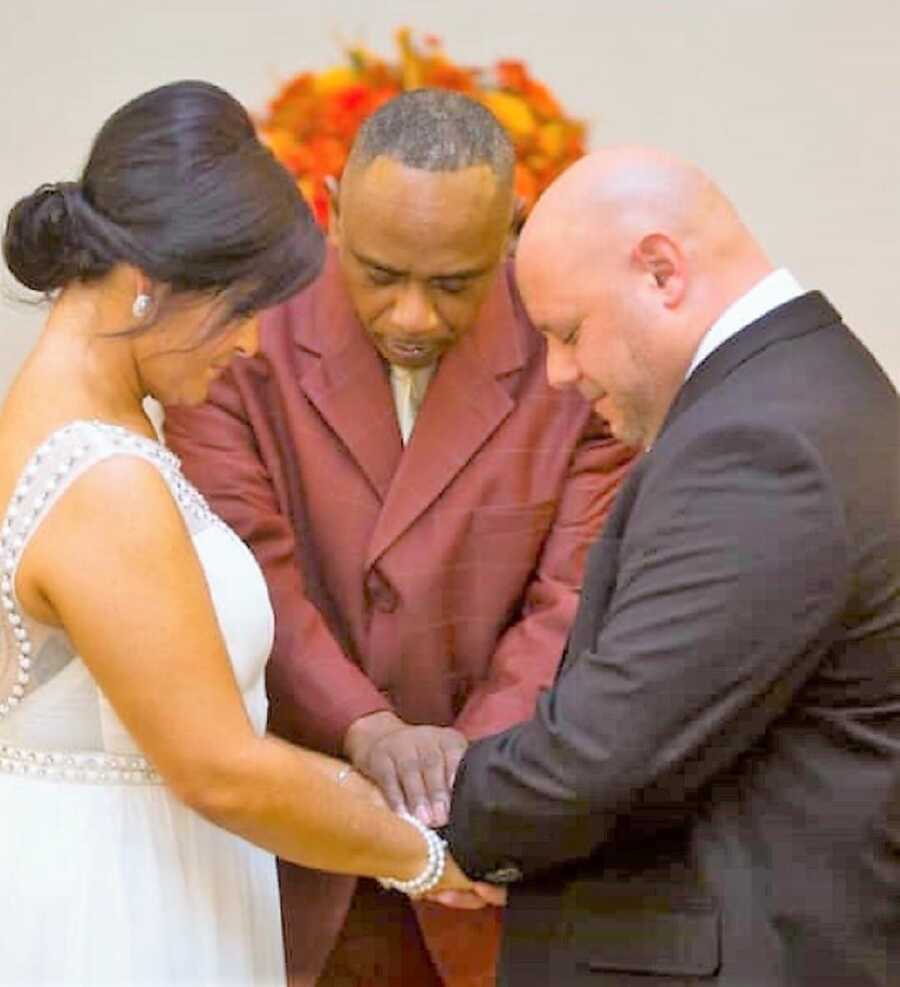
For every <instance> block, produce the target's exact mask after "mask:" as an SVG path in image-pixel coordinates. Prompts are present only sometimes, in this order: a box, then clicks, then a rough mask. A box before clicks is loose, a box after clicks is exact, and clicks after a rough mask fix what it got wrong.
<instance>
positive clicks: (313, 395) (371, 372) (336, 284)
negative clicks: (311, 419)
mask: <svg viewBox="0 0 900 987" xmlns="http://www.w3.org/2000/svg"><path fill="white" fill-rule="evenodd" d="M321 277H322V281H321V290H320V291H319V292H317V293H316V296H315V299H314V302H313V306H312V309H311V311H310V317H309V318H307V319H301V320H299V321H298V323H297V325H296V327H295V340H296V343H297V345H298V346H299V347H300V348H301V349H302V350H303V351H305V353H304V359H303V360H302V361H301V365H304V364H305V365H306V367H307V369H305V370H304V371H303V372H302V373H301V375H300V380H299V383H300V387H301V389H302V390H303V392H304V393H305V394H306V396H307V397H308V398H309V400H310V401H312V403H313V404H314V405H315V406H316V409H317V410H318V412H319V414H320V415H321V416H322V417H323V418H324V419H325V421H326V422H327V423H328V425H329V427H330V428H331V429H332V431H333V432H334V433H335V435H337V436H338V438H339V439H340V440H341V442H343V443H344V445H345V446H346V447H347V451H348V452H349V453H350V455H351V456H352V457H353V458H354V459H355V460H356V462H357V464H358V465H359V468H360V469H361V470H362V472H363V474H364V475H365V476H366V478H367V479H368V480H369V482H370V483H371V484H372V486H373V488H374V489H375V492H376V493H377V494H378V496H379V498H380V499H381V500H382V501H383V500H384V499H385V497H386V496H387V493H388V490H389V488H390V486H391V481H392V480H393V477H394V474H395V473H396V471H397V464H398V462H399V461H400V457H401V454H402V452H403V447H402V443H401V441H400V430H399V428H398V426H397V413H396V411H395V408H394V400H393V397H392V394H391V385H390V381H389V380H388V375H387V370H386V367H385V365H384V362H383V361H382V359H381V357H380V356H379V355H378V351H377V350H376V349H375V347H374V346H373V345H372V343H371V342H370V341H369V339H368V337H367V336H366V333H365V331H364V329H363V328H362V326H361V325H360V324H359V320H358V319H357V318H356V314H355V313H354V311H353V308H352V306H351V305H350V300H349V297H348V295H347V292H346V290H345V288H344V285H343V281H342V276H341V273H340V268H339V266H338V263H337V258H336V256H335V254H334V253H333V252H331V251H329V255H328V260H327V261H326V266H325V270H324V272H323V274H322V276H321ZM307 354H308V355H311V356H312V357H313V360H312V361H311V360H310V359H309V357H308V355H307ZM316 357H318V359H316ZM310 364H311V365H310ZM299 441H302V437H301V438H300V439H299Z"/></svg>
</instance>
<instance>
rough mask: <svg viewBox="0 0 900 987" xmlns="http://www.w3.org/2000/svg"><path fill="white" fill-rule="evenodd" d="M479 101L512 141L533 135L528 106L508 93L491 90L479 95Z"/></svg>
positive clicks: (532, 123) (533, 125)
mask: <svg viewBox="0 0 900 987" xmlns="http://www.w3.org/2000/svg"><path fill="white" fill-rule="evenodd" d="M479 99H480V100H481V102H482V103H484V105H485V106H486V107H487V108H488V109H489V110H490V111H491V113H493V114H494V116H495V117H496V118H497V119H498V120H499V121H500V123H501V124H503V126H504V127H506V129H507V130H508V131H509V133H510V136H511V137H512V138H513V140H522V139H524V138H527V137H531V135H532V134H533V133H534V128H535V122H534V114H533V113H532V112H531V110H530V109H529V107H528V104H527V103H526V102H525V101H524V100H522V99H519V97H518V96H513V95H511V94H510V93H505V92H502V91H501V90H499V89H492V90H489V91H488V92H484V93H480V94H479Z"/></svg>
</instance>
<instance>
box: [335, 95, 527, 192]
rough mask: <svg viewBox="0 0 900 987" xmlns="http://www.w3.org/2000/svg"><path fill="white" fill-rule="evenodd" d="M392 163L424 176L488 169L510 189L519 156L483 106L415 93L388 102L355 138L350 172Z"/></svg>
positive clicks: (458, 97) (465, 98) (465, 99)
mask: <svg viewBox="0 0 900 987" xmlns="http://www.w3.org/2000/svg"><path fill="white" fill-rule="evenodd" d="M382 156H383V157H388V158H391V159H392V160H394V161H399V162H400V163H401V164H404V165H406V166H407V167H408V168H421V169H422V170H423V171H460V170H461V169H463V168H469V167H471V166H473V165H481V164H486V165H488V166H489V167H490V168H491V170H492V171H493V172H494V174H495V175H496V176H497V180H498V183H499V184H501V185H508V186H509V187H510V188H511V187H512V182H513V173H514V169H515V164H516V154H515V150H514V149H513V146H512V142H511V141H510V139H509V137H508V136H507V133H506V131H505V130H504V129H503V127H502V126H501V125H500V123H499V122H498V121H497V118H496V117H495V116H494V115H493V113H491V112H490V110H488V109H486V108H485V107H484V106H482V105H481V103H477V102H476V101H475V100H474V99H470V98H469V97H468V96H463V95H462V94H461V93H457V92H453V91H451V90H448V89H413V90H410V91H409V92H405V93H401V94H400V95H399V96H395V97H394V98H393V99H391V100H389V101H388V102H387V103H385V104H384V106H382V107H381V109H379V110H378V111H377V112H376V113H373V114H372V116H370V117H369V118H368V119H367V120H365V121H364V122H363V124H362V126H361V127H360V128H359V131H358V132H357V135H356V140H355V141H354V143H353V149H352V150H351V152H350V158H349V160H348V162H347V168H348V170H349V169H351V168H353V169H359V168H364V167H365V166H366V165H368V164H369V163H370V162H372V161H374V160H375V158H377V157H382Z"/></svg>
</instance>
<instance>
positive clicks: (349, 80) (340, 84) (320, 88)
mask: <svg viewBox="0 0 900 987" xmlns="http://www.w3.org/2000/svg"><path fill="white" fill-rule="evenodd" d="M357 82H359V76H358V75H357V74H356V72H355V71H354V70H353V69H352V68H347V66H345V65H336V66H335V67H334V68H331V69H326V70H325V71H324V72H317V73H316V76H315V79H314V80H313V88H314V89H315V92H316V94H317V95H319V96H325V95H327V94H328V93H333V92H335V91H336V90H338V89H345V88H346V87H347V86H352V85H355V84H356V83H357Z"/></svg>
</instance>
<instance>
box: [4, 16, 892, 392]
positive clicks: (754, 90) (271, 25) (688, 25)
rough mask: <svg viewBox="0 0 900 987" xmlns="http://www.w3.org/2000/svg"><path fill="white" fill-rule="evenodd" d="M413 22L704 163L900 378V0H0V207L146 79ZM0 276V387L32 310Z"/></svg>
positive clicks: (326, 54) (237, 86) (263, 60)
mask: <svg viewBox="0 0 900 987" xmlns="http://www.w3.org/2000/svg"><path fill="white" fill-rule="evenodd" d="M401 24H409V25H410V26H411V27H413V29H414V30H416V31H419V32H423V33H424V32H431V33H436V34H438V35H439V36H441V37H442V38H443V39H444V41H445V43H446V47H447V50H448V53H449V54H450V56H451V57H453V58H454V59H455V60H458V61H464V62H468V63H471V64H481V65H486V64H489V63H491V62H493V61H494V60H495V59H497V58H500V57H516V58H522V59H524V60H526V61H527V62H528V63H529V65H530V67H531V69H532V70H533V72H534V73H535V74H536V75H537V76H538V78H540V79H542V80H544V81H545V82H547V83H548V84H549V85H550V87H551V88H552V89H553V90H554V91H555V93H556V94H557V95H558V96H559V97H560V98H561V100H562V101H563V103H564V105H565V106H566V107H567V108H568V110H569V111H570V112H572V113H574V114H577V115H579V116H582V117H584V118H586V119H587V120H588V121H589V122H590V123H591V124H592V127H593V130H592V140H593V143H594V144H595V145H597V144H606V143H616V142H620V141H635V142H642V143H651V144H658V145H660V146H663V147H666V148H668V149H670V150H673V151H675V152H677V153H680V154H682V155H684V156H686V157H689V158H692V159H694V160H696V161H698V162H699V163H700V164H701V165H703V166H704V167H705V168H706V169H707V170H709V171H710V172H711V173H712V174H713V175H714V176H715V177H716V178H717V179H718V181H719V182H720V184H721V185H722V186H723V187H724V188H725V189H726V191H727V192H729V193H730V194H731V195H732V197H733V198H734V199H735V201H736V202H737V204H738V206H739V208H740V209H741V211H742V212H743V213H744V215H745V217H746V219H747V220H748V221H749V223H750V225H751V227H752V228H754V229H755V231H756V232H757V234H758V235H759V236H760V238H761V240H762V242H763V243H764V244H765V245H766V246H767V247H768V249H769V252H770V254H771V255H772V257H773V259H775V260H776V261H778V262H781V263H785V264H787V265H789V266H790V267H791V268H792V270H793V271H794V273H795V274H796V275H797V276H798V277H799V278H800V279H801V281H802V282H803V284H804V285H805V286H806V287H821V288H823V289H824V290H825V291H826V292H827V293H828V294H829V296H830V297H831V299H832V301H833V302H834V303H835V304H836V305H837V306H838V308H839V309H840V310H841V311H842V312H843V314H844V316H845V318H847V320H848V321H849V322H850V324H851V325H852V326H853V327H854V329H855V330H856V331H857V332H858V334H859V335H860V336H861V337H862V338H863V339H864V340H865V341H866V342H867V344H868V345H869V346H870V347H871V348H872V349H873V350H874V351H875V353H876V355H877V356H878V357H879V359H880V360H881V361H882V363H883V364H884V366H885V367H886V369H887V370H888V372H889V373H890V374H891V376H892V377H893V379H894V380H895V382H900V337H898V332H900V292H898V290H897V283H898V280H900V247H898V242H897V234H898V230H900V3H898V2H897V0H856V2H852V3H851V2H849V0H818V2H817V0H542V2H540V3H538V2H534V0H517V2H514V0H441V2H436V0H419V2H412V0H406V2H403V0H330V2H328V0H218V2H216V0H154V2H148V0H118V2H110V0H30V2H23V0H0V106H2V116H0V120H2V131H0V142H2V143H0V148H2V153H0V213H2V215H3V216H4V217H5V214H6V211H7V209H8V208H9V206H10V205H11V204H12V203H13V202H14V201H15V199H16V198H18V196H20V195H21V194H23V193H25V192H28V191H31V190H32V189H33V188H34V187H35V186H36V185H38V184H40V183H41V182H43V181H53V180H62V179H66V178H74V177H76V176H77V173H78V171H79V170H80V167H81V165H82V163H83V160H84V157H85V155H86V153H87V150H88V147H89V144H90V142H91V139H92V138H93V135H94V133H95V132H96V130H97V129H98V127H99V126H100V124H101V123H102V121H103V120H104V119H105V118H106V116H107V115H108V114H109V113H110V112H111V111H112V110H113V109H115V107H117V106H118V105H119V104H121V103H122V102H124V101H125V100H126V99H129V98H131V97H132V96H134V95H136V94H137V93H139V92H141V91H143V90H145V89H148V88H150V87H151V86H154V85H157V84H160V83H163V82H169V81H171V80H173V79H177V78H185V77H192V78H205V79H209V80H211V81H213V82H216V83H219V84H220V85H223V86H225V87H226V88H227V89H229V90H230V91H232V92H233V93H234V94H235V95H236V96H237V97H238V98H240V99H241V100H243V101H244V103H245V104H246V105H247V106H248V107H250V108H251V109H252V110H261V109H262V108H263V107H264V106H265V103H266V101H267V99H268V98H269V97H270V96H271V95H272V94H273V93H274V91H275V89H276V86H277V84H278V83H279V81H280V80H282V79H285V78H287V77H288V76H290V75H291V74H293V73H294V72H297V71H300V70H301V69H305V68H313V69H315V68H324V67H326V66H328V65H330V64H332V63H334V62H336V61H338V60H339V55H340V52H339V48H340V45H341V43H342V41H351V40H353V41H357V40H358V41H362V42H364V43H366V44H368V45H369V46H370V47H372V48H375V49H376V50H379V51H381V52H382V53H388V52H392V51H393V46H392V40H391V34H392V31H393V29H394V28H395V27H397V26H399V25H401ZM0 281H2V287H3V289H4V291H3V295H2V296H0V394H2V393H4V392H5V390H6V388H7V386H8V384H9V382H10V380H11V379H12V376H13V375H14V373H15V371H16V368H17V366H18V365H19V363H20V362H21V360H22V358H23V356H24V354H25V353H26V351H27V349H28V347H29V346H30V345H31V343H32V341H33V340H34V338H35V335H36V333H37V331H38V328H39V326H40V323H41V319H42V313H41V311H40V310H39V309H35V308H33V307H30V306H27V305H23V304H21V303H20V302H18V301H14V300H12V299H11V298H10V297H9V294H10V291H11V290H12V291H15V289H11V287H10V286H11V279H10V277H9V274H8V272H6V271H5V270H0ZM848 410H850V409H848Z"/></svg>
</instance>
